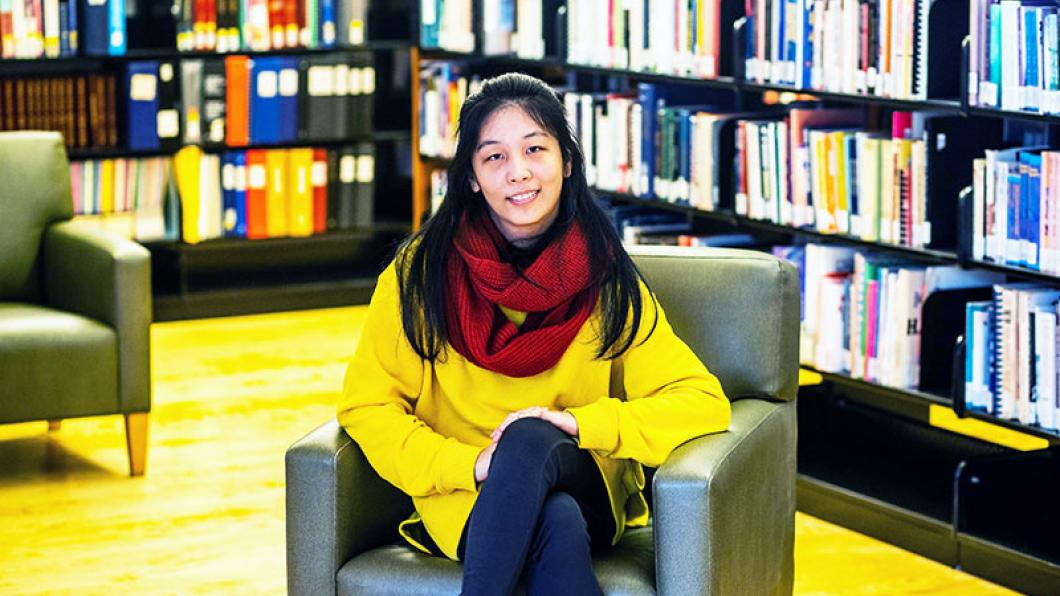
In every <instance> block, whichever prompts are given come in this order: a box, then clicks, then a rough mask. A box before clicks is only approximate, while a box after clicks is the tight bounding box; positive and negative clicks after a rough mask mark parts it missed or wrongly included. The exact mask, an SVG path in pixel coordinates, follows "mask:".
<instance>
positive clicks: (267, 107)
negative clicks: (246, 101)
mask: <svg viewBox="0 0 1060 596" xmlns="http://www.w3.org/2000/svg"><path fill="white" fill-rule="evenodd" d="M281 66H282V60H281V59H280V58H273V57H267V58H255V59H254V60H253V62H252V63H251V67H250V142H251V143H254V144H276V143H279V142H280V80H279V79H280V67H281Z"/></svg>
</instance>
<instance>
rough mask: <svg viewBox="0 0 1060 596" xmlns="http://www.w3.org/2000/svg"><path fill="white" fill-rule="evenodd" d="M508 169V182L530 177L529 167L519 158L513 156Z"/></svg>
mask: <svg viewBox="0 0 1060 596" xmlns="http://www.w3.org/2000/svg"><path fill="white" fill-rule="evenodd" d="M509 164H510V167H511V168H510V169H509V170H508V181H509V182H522V181H523V180H528V179H529V178H530V168H528V167H527V166H526V163H525V162H524V161H523V160H522V159H520V158H515V159H512V160H511V161H510V162H509Z"/></svg>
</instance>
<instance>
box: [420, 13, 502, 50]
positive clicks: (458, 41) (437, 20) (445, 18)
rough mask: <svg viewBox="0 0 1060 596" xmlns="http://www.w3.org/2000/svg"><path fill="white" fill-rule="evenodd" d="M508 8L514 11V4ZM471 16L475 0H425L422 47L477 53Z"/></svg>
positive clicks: (422, 21)
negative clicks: (472, 0) (473, 0)
mask: <svg viewBox="0 0 1060 596" xmlns="http://www.w3.org/2000/svg"><path fill="white" fill-rule="evenodd" d="M508 8H509V9H510V8H511V5H510V4H509V5H508ZM471 15H472V2H471V0H421V2H420V45H421V46H422V47H425V48H441V49H443V50H449V51H451V52H464V53H471V52H473V51H475V41H476V40H475V33H474V25H473V21H472V17H471ZM506 20H509V21H510V20H511V18H510V17H509V18H507V19H506Z"/></svg>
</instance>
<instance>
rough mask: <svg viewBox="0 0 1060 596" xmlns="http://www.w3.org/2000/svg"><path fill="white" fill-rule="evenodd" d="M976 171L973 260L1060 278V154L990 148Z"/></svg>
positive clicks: (978, 160)
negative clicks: (1057, 275) (1034, 271)
mask: <svg viewBox="0 0 1060 596" xmlns="http://www.w3.org/2000/svg"><path fill="white" fill-rule="evenodd" d="M973 167H974V177H973V185H972V190H973V192H972V198H971V200H972V202H973V203H972V213H973V216H972V230H971V236H972V257H973V258H975V259H977V260H980V261H990V262H994V263H1001V264H1004V265H1013V266H1017V267H1024V268H1028V269H1033V270H1036V271H1044V272H1046V273H1053V274H1060V202H1058V201H1060V151H1054V150H1045V148H1044V147H1012V148H1008V149H998V150H989V151H987V152H986V154H985V156H984V157H982V158H978V159H976V160H974V162H973Z"/></svg>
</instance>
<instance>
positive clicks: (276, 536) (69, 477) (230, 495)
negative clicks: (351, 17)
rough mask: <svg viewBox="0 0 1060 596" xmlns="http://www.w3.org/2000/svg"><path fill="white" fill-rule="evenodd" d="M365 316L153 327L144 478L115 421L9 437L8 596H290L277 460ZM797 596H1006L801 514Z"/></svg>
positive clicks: (4, 578)
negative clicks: (286, 594)
mask: <svg viewBox="0 0 1060 596" xmlns="http://www.w3.org/2000/svg"><path fill="white" fill-rule="evenodd" d="M363 315H364V309H363V308H345V309H331V310H319V311H307V312H301V313H286V314H274V315H262V316H253V317H239V318H228V319H213V320H203V321H190V322H178V323H165V324H159V325H155V327H154V329H153V333H152V338H153V349H154V352H153V366H154V383H155V385H154V407H153V412H152V417H151V418H152V419H151V429H150V432H151V435H150V450H149V452H148V462H147V475H146V476H145V477H143V478H135V479H134V478H129V477H127V476H126V473H127V469H126V461H125V446H124V439H123V428H122V420H121V417H119V416H110V417H103V418H92V419H82V420H67V421H65V422H64V423H63V425H62V428H61V430H59V431H57V432H53V433H49V432H48V430H47V424H46V423H45V422H36V423H29V424H17V425H6V426H0V594H49V595H53V594H78V595H82V594H281V593H283V591H284V589H285V585H286V584H285V581H286V580H285V574H284V521H283V511H284V507H283V500H284V491H283V482H284V474H283V452H284V449H285V448H286V447H287V446H288V445H289V444H290V443H291V442H292V441H294V440H295V439H297V438H298V437H299V436H301V435H303V434H305V433H306V432H308V431H309V430H310V429H311V428H313V427H314V426H316V425H317V424H319V423H321V422H323V421H325V420H327V419H328V418H329V417H331V416H333V415H334V403H335V400H336V396H337V392H338V390H339V387H340V384H341V381H342V374H343V370H344V364H343V362H344V361H345V360H346V359H347V358H348V357H349V356H350V354H351V353H352V350H353V348H354V346H355V345H356V343H357V340H358V334H359V326H360V323H361V321H362V318H363ZM797 525H798V526H797V537H796V550H795V557H796V574H795V591H796V592H797V593H800V594H922V593H932V594H961V595H968V594H1003V593H1007V592H1006V591H1005V590H1002V589H1001V588H998V587H997V586H994V585H992V584H988V583H986V582H984V581H981V580H979V579H976V578H974V577H971V576H968V575H965V574H963V573H961V572H958V571H955V570H952V569H949V568H946V567H944V566H942V565H939V564H937V563H934V562H932V561H928V560H926V559H923V558H920V557H918V556H916V555H912V554H910V553H908V552H905V551H902V550H899V549H897V548H894V547H891V546H889V545H886V544H883V543H880V542H877V541H875V540H872V539H869V538H866V537H864V536H861V535H858V534H855V533H853V532H850V531H847V530H844V529H842V528H838V527H836V526H833V525H831V524H828V523H825V522H823V521H820V520H817V519H814V518H811V517H809V516H806V515H802V514H799V516H798V518H797Z"/></svg>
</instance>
